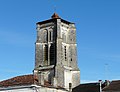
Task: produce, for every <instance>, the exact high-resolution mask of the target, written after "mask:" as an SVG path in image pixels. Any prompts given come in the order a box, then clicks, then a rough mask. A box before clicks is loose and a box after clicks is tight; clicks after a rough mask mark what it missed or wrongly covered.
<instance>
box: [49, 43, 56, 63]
mask: <svg viewBox="0 0 120 92" xmlns="http://www.w3.org/2000/svg"><path fill="white" fill-rule="evenodd" d="M54 58H55V46H54V44H51V46H50V65H53V64H54V63H55V62H54Z"/></svg>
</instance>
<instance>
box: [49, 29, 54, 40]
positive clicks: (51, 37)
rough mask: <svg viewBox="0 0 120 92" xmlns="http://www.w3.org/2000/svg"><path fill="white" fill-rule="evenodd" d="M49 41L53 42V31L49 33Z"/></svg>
mask: <svg viewBox="0 0 120 92" xmlns="http://www.w3.org/2000/svg"><path fill="white" fill-rule="evenodd" d="M49 41H53V31H52V30H51V31H50V32H49Z"/></svg>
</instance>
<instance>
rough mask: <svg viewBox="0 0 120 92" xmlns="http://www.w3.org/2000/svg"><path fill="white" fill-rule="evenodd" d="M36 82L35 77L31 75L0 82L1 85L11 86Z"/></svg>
mask: <svg viewBox="0 0 120 92" xmlns="http://www.w3.org/2000/svg"><path fill="white" fill-rule="evenodd" d="M33 83H34V77H33V75H32V74H30V75H22V76H17V77H14V78H10V79H7V80H3V81H1V82H0V87H10V86H24V85H32V84H33Z"/></svg>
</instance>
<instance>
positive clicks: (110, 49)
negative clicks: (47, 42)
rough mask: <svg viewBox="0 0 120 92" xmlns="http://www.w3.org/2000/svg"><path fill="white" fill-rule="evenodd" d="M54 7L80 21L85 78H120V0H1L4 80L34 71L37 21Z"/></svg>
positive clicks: (0, 58)
mask: <svg viewBox="0 0 120 92" xmlns="http://www.w3.org/2000/svg"><path fill="white" fill-rule="evenodd" d="M54 7H56V12H57V13H58V14H59V16H60V17H61V18H63V19H65V20H68V21H70V22H74V23H75V24H76V28H77V44H78V47H77V49H78V65H79V68H80V71H81V75H80V76H81V82H82V83H83V82H90V81H98V80H100V79H101V80H105V79H109V80H116V79H120V0H0V80H3V79H8V78H11V77H14V76H18V75H24V74H30V73H32V70H33V69H34V61H35V59H34V58H35V44H34V43H35V40H36V23H37V22H38V21H43V20H47V19H50V17H51V15H52V14H53V13H54V10H55V9H54Z"/></svg>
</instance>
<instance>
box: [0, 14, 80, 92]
mask: <svg viewBox="0 0 120 92" xmlns="http://www.w3.org/2000/svg"><path fill="white" fill-rule="evenodd" d="M36 26H37V27H36V29H37V36H36V42H35V68H34V70H33V74H31V75H22V76H17V77H14V78H11V79H8V80H4V81H1V82H0V92H72V89H73V88H75V87H76V86H78V85H79V84H80V70H79V68H78V65H77V44H76V28H75V24H74V23H72V22H69V21H66V20H64V19H62V18H60V17H59V16H58V15H57V14H56V13H54V14H53V15H52V16H51V19H49V20H45V21H41V22H38V23H36Z"/></svg>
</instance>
